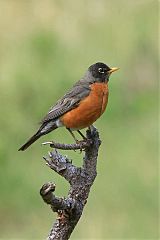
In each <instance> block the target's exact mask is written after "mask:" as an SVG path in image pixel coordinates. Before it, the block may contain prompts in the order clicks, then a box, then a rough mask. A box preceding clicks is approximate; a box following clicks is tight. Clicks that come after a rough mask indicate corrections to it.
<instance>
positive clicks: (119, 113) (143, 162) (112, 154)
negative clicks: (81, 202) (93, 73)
mask: <svg viewBox="0 0 160 240" xmlns="http://www.w3.org/2000/svg"><path fill="white" fill-rule="evenodd" d="M157 28H158V1H156V0H135V1H131V0H129V1H128V0H121V1H111V0H110V1H106V0H99V1H97V0H81V1H78V0H77V1H75V0H68V1H65V0H59V1H58V0H46V1H43V0H29V1H22V0H14V1H11V0H5V1H3V0H0V104H1V114H0V136H1V137H0V238H1V239H45V237H46V235H47V234H48V232H49V230H50V228H51V226H52V223H53V221H54V219H55V217H56V215H55V214H53V213H52V212H51V211H50V209H49V207H48V206H47V205H45V204H44V203H43V202H42V199H41V197H40V195H39V189H40V187H41V186H42V184H43V183H45V182H47V181H54V182H55V183H56V185H57V189H56V194H57V195H58V196H65V195H66V194H67V191H68V188H69V186H68V184H67V183H66V181H65V180H63V179H62V178H60V177H59V176H58V175H57V174H56V173H54V172H52V171H51V170H50V169H49V168H47V167H46V166H45V163H44V161H43V159H42V156H44V155H47V152H48V151H49V147H47V146H43V147H42V146H41V143H42V142H43V141H45V140H55V141H57V142H73V140H72V138H71V137H70V135H69V134H68V132H66V131H65V130H64V129H59V130H58V131H55V132H54V133H51V134H50V135H47V136H46V137H43V139H42V138H41V139H40V140H39V141H38V142H36V144H34V145H33V146H32V147H31V148H29V149H28V150H27V151H26V152H18V151H17V149H18V148H19V147H20V146H21V145H22V144H23V143H24V142H25V141H26V140H27V138H28V137H30V136H31V135H32V134H33V133H34V132H35V131H36V129H37V128H38V126H39V125H38V122H39V121H40V120H41V119H42V117H43V116H44V114H46V112H47V111H48V110H49V108H50V107H51V106H52V104H53V103H55V101H56V100H57V99H58V98H59V97H61V96H63V94H64V93H65V92H66V90H68V89H69V88H70V87H71V86H72V85H73V84H74V83H75V81H77V80H78V79H80V78H81V77H82V75H83V74H84V72H85V71H86V69H87V68H88V67H89V66H90V65H91V64H93V63H95V62H97V61H103V62H105V63H107V64H108V65H109V66H111V67H120V70H119V71H118V72H116V73H114V74H113V75H112V76H111V79H110V82H109V86H110V96H109V104H108V108H107V111H106V112H105V113H104V115H103V117H102V118H101V119H99V120H98V121H97V122H96V124H95V126H96V127H97V128H98V130H99V132H100V137H101V139H102V145H101V147H100V151H99V158H98V166H97V171H98V176H97V178H96V181H95V183H94V186H93V187H92V190H91V192H90V196H89V199H88V203H87V205H86V207H85V209H84V212H83V216H82V217H81V219H80V222H79V224H78V225H77V227H76V229H75V230H74V232H73V234H72V237H71V239H158V140H157V139H158V84H157V79H158V59H157V51H158V36H157V35H158V30H157ZM83 132H85V131H83ZM64 154H67V155H68V156H69V157H70V158H71V159H73V162H74V164H76V165H78V166H80V165H81V164H82V154H79V153H78V152H64Z"/></svg>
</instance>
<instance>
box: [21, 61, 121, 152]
mask: <svg viewBox="0 0 160 240" xmlns="http://www.w3.org/2000/svg"><path fill="white" fill-rule="evenodd" d="M118 69H119V68H117V67H113V68H110V67H108V66H107V65H106V64H105V63H102V62H97V63H95V64H93V65H91V66H90V67H89V68H88V69H87V71H86V72H85V74H84V76H83V77H82V78H81V79H80V80H79V81H78V82H76V83H75V84H74V85H73V87H72V88H71V89H70V90H69V91H68V92H67V93H66V94H65V95H64V96H63V97H62V98H60V99H59V100H58V101H57V102H56V103H55V104H54V105H53V106H52V107H51V108H50V110H49V112H48V113H47V114H46V115H45V117H44V118H43V119H42V121H41V122H40V123H41V125H40V127H39V129H38V131H37V132H36V133H35V134H34V135H33V136H32V137H31V138H30V139H29V140H28V141H27V142H26V143H25V144H24V145H23V146H21V147H20V148H19V151H24V150H26V149H27V148H28V147H29V146H30V145H31V144H33V143H34V142H35V141H36V140H37V139H39V138H40V137H41V136H43V135H46V134H48V133H50V132H51V131H54V130H55V129H57V128H59V127H66V129H67V130H68V131H69V132H70V133H71V134H72V136H73V138H74V139H75V141H78V140H77V139H76V138H75V136H74V134H73V131H77V132H78V133H79V134H80V135H81V136H82V137H83V138H84V139H85V136H84V135H83V134H82V133H81V131H80V130H81V129H84V128H87V127H90V126H91V125H92V124H93V123H94V122H95V121H96V120H97V119H98V118H99V117H100V116H101V115H102V114H103V113H104V111H105V109H106V106H107V103H108V96H109V89H108V82H109V77H110V75H111V74H112V73H113V72H115V71H117V70H118Z"/></svg>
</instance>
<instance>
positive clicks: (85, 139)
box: [77, 130, 87, 140]
mask: <svg viewBox="0 0 160 240" xmlns="http://www.w3.org/2000/svg"><path fill="white" fill-rule="evenodd" d="M77 132H78V133H79V134H80V135H81V137H82V138H83V139H84V140H87V138H86V137H85V136H84V135H83V133H81V131H80V130H77Z"/></svg>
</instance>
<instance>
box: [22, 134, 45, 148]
mask: <svg viewBox="0 0 160 240" xmlns="http://www.w3.org/2000/svg"><path fill="white" fill-rule="evenodd" d="M42 135H43V134H41V132H37V133H36V134H34V135H33V136H32V137H31V138H30V139H29V140H28V141H27V142H26V143H25V144H24V145H23V146H22V147H20V149H18V151H24V150H26V149H27V148H28V147H29V146H30V145H31V144H32V143H34V142H35V141H36V140H37V139H38V138H40V137H41V136H42Z"/></svg>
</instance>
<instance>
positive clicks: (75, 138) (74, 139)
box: [67, 128, 78, 142]
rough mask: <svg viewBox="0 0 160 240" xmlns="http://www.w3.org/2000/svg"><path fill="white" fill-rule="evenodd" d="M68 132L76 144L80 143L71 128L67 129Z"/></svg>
mask: <svg viewBox="0 0 160 240" xmlns="http://www.w3.org/2000/svg"><path fill="white" fill-rule="evenodd" d="M67 130H68V131H69V132H70V134H71V135H72V137H73V138H74V140H75V142H78V140H77V139H76V137H75V136H74V134H73V132H72V131H71V129H70V128H67Z"/></svg>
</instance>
